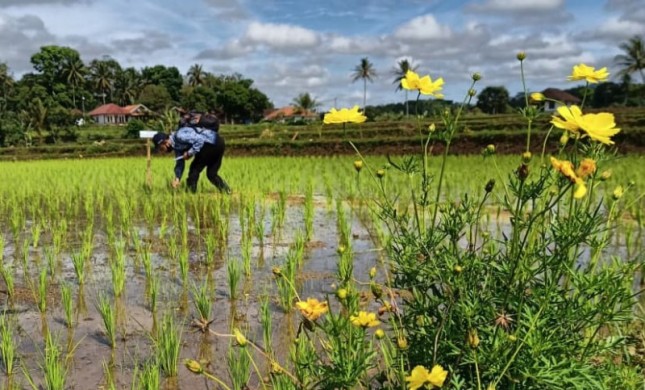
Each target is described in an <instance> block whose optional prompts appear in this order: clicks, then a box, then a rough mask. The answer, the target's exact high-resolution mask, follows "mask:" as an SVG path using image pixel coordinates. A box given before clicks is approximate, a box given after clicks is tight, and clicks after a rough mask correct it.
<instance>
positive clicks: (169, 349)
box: [155, 313, 181, 378]
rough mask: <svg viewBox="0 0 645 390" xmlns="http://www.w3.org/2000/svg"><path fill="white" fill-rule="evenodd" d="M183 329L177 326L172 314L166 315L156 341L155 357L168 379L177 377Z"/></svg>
mask: <svg viewBox="0 0 645 390" xmlns="http://www.w3.org/2000/svg"><path fill="white" fill-rule="evenodd" d="M180 348H181V328H180V327H179V326H177V324H176V323H175V320H174V318H173V315H172V313H166V314H165V315H164V316H163V318H162V320H161V329H159V332H158V334H157V338H156V339H155V355H156V359H157V361H158V362H159V368H160V369H161V372H163V374H164V375H165V376H166V377H169V378H172V377H175V376H177V369H178V362H179V350H180Z"/></svg>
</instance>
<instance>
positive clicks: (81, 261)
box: [72, 252, 86, 286]
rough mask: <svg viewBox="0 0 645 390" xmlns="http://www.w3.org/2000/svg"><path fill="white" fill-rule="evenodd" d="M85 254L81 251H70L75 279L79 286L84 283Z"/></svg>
mask: <svg viewBox="0 0 645 390" xmlns="http://www.w3.org/2000/svg"><path fill="white" fill-rule="evenodd" d="M85 259H86V257H85V254H84V253H82V252H75V253H72V264H73V265H74V273H75V274H76V280H77V281H78V284H80V285H81V286H82V285H84V284H85Z"/></svg>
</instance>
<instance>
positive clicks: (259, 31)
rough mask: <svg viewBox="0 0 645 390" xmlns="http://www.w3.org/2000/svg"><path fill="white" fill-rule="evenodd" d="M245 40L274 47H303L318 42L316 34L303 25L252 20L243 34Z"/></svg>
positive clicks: (312, 45)
mask: <svg viewBox="0 0 645 390" xmlns="http://www.w3.org/2000/svg"><path fill="white" fill-rule="evenodd" d="M243 40H244V41H245V42H248V43H251V44H259V45H266V46H268V47H271V48H276V49H303V48H311V47H314V46H316V45H317V44H318V42H319V38H318V35H317V34H316V33H315V32H314V31H312V30H308V29H306V28H303V27H299V26H294V25H289V24H273V23H259V22H252V23H251V24H249V26H248V28H247V30H246V33H245V34H244V39H243Z"/></svg>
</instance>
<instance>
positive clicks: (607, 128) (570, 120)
mask: <svg viewBox="0 0 645 390" xmlns="http://www.w3.org/2000/svg"><path fill="white" fill-rule="evenodd" d="M557 111H558V114H560V116H561V117H562V118H559V117H557V116H554V117H553V118H552V119H551V123H552V124H553V126H555V127H558V128H560V129H564V130H567V131H570V132H572V133H578V132H579V131H580V129H582V130H583V131H584V132H585V133H586V134H587V135H588V136H589V138H591V139H593V140H595V141H598V142H602V143H603V144H606V145H611V144H613V143H614V141H612V140H611V139H610V137H612V136H614V135H616V134H617V133H618V132H619V131H620V128H618V127H616V121H615V119H614V114H610V113H607V112H601V113H598V114H585V115H583V114H582V110H580V107H578V106H575V105H574V106H571V107H565V106H562V107H558V110H557Z"/></svg>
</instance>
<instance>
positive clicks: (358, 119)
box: [323, 106, 367, 125]
mask: <svg viewBox="0 0 645 390" xmlns="http://www.w3.org/2000/svg"><path fill="white" fill-rule="evenodd" d="M366 120H367V117H366V116H365V115H363V114H362V113H360V112H359V111H358V106H354V107H353V108H352V109H348V108H341V109H340V110H336V109H335V108H332V109H331V110H329V112H328V113H326V114H325V117H324V118H323V123H324V124H326V125H330V124H336V123H363V122H365V121H366Z"/></svg>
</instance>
